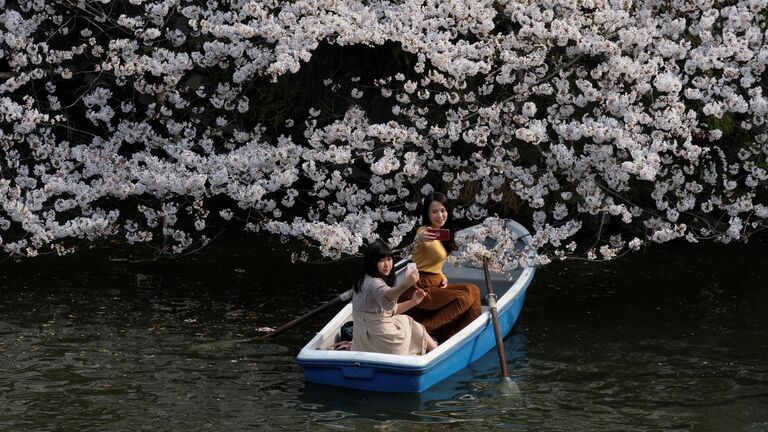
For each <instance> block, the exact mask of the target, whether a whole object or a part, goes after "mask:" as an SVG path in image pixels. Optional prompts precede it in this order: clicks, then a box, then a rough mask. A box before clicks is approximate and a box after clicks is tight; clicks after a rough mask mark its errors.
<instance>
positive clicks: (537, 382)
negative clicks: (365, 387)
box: [0, 240, 768, 432]
mask: <svg viewBox="0 0 768 432" xmlns="http://www.w3.org/2000/svg"><path fill="white" fill-rule="evenodd" d="M766 257H768V244H766V243H750V244H748V245H739V246H714V245H704V246H700V247H691V246H688V245H671V246H666V247H663V248H657V249H655V250H653V251H651V252H648V253H644V254H636V255H634V256H631V257H628V258H625V259H622V260H619V261H616V262H612V263H608V264H581V263H565V264H563V263H555V264H551V265H549V266H547V267H545V268H543V269H540V271H539V272H538V273H537V275H536V278H535V279H534V282H533V285H532V286H531V288H530V290H529V293H528V297H527V300H526V304H525V307H524V309H523V313H522V316H521V320H520V322H519V323H518V326H517V327H516V328H515V331H514V332H513V334H512V335H510V336H509V337H508V338H507V339H506V351H507V356H508V361H509V364H510V372H511V373H512V375H513V381H512V382H511V383H510V384H507V385H501V384H499V381H498V379H497V374H498V363H497V359H496V357H495V353H490V354H489V355H486V356H485V357H484V358H483V359H481V360H480V361H478V362H477V363H475V364H474V365H472V367H471V368H468V369H465V370H463V371H461V372H460V373H459V374H457V375H455V376H453V377H451V378H450V379H448V380H446V381H444V382H442V383H440V384H438V385H437V386H435V387H433V388H432V389H430V390H429V391H427V392H425V393H423V394H421V395H386V394H383V395H382V394H368V393H361V392H353V391H348V390H340V389H334V388H328V387H322V386H313V385H307V384H305V383H304V382H303V379H302V375H301V371H300V370H299V368H298V367H297V366H296V364H295V360H294V358H295V355H296V354H297V353H298V351H299V349H300V348H301V346H302V345H303V344H304V343H305V342H306V341H307V340H308V339H309V338H310V336H311V335H312V334H313V333H314V332H315V331H317V330H319V328H320V326H321V325H322V324H323V323H324V321H326V320H327V319H328V318H329V317H330V316H331V315H332V313H330V312H329V313H328V314H325V315H322V316H319V317H317V318H315V319H312V320H311V321H310V322H308V323H306V324H304V325H302V326H301V327H299V328H297V329H295V330H294V331H292V332H290V333H288V334H286V335H284V336H282V337H280V338H278V339H277V340H275V341H272V342H268V343H264V342H261V343H260V342H240V343H237V342H234V341H236V340H238V339H247V338H249V337H253V336H256V335H258V334H260V333H258V332H257V331H256V330H257V329H258V328H260V327H265V326H269V327H275V326H277V325H279V324H282V323H284V322H286V321H288V320H290V319H292V318H294V317H296V316H298V315H299V314H301V313H303V312H306V311H307V310H310V309H312V308H314V307H315V306H317V305H319V304H321V303H322V302H324V301H326V300H329V299H330V298H332V297H333V295H334V294H336V293H338V292H340V291H343V290H344V289H345V288H346V287H347V286H348V285H349V284H350V282H351V280H352V279H353V276H352V273H354V272H355V271H356V262H355V261H347V262H341V263H335V264H324V265H318V264H301V265H299V264H297V265H291V264H290V262H289V260H288V252H286V251H285V246H284V245H281V244H279V243H276V242H269V241H263V240H262V241H258V242H257V241H254V240H251V241H246V240H239V241H234V240H230V241H219V242H217V243H215V244H214V245H213V246H211V247H209V248H208V249H206V250H204V251H202V252H201V253H199V254H197V255H195V256H193V257H190V258H185V259H182V260H178V261H174V262H164V263H157V264H129V263H126V262H115V261H111V260H110V259H109V257H107V256H101V255H100V254H99V253H96V252H89V253H83V254H80V255H77V256H74V257H64V258H55V259H49V258H45V257H44V258H41V259H36V260H31V261H26V262H22V263H20V264H14V263H8V262H6V263H3V264H0V430H2V431H6V430H8V431H142V430H147V431H150V430H151V431H197V430H215V431H242V430H309V429H311V430H404V431H420V430H471V431H478V430H497V429H505V430H526V431H539V430H546V431H574V430H577V431H580V430H583V431H638V430H664V431H748V432H758V431H768V289H766V286H768V284H767V283H766V282H767V281H768V268H766V266H765V261H766Z"/></svg>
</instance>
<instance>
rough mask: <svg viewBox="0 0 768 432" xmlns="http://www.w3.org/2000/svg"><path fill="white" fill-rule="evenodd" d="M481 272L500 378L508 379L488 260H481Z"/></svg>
mask: <svg viewBox="0 0 768 432" xmlns="http://www.w3.org/2000/svg"><path fill="white" fill-rule="evenodd" d="M483 271H484V272H485V286H486V288H488V297H487V298H488V308H489V309H490V310H491V322H492V323H493V333H494V335H495V336H496V351H497V353H498V354H499V365H500V366H501V376H503V377H504V378H509V369H507V359H506V356H505V354H504V338H503V337H502V334H501V325H499V311H498V310H496V294H494V292H493V286H492V285H491V272H490V271H489V270H488V258H483Z"/></svg>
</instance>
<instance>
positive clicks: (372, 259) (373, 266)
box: [355, 240, 397, 292]
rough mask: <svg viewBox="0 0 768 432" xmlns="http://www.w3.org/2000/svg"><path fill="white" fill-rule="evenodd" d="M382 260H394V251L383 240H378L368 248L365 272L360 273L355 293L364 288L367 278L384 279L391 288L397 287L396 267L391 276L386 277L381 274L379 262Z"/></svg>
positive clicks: (393, 268)
mask: <svg viewBox="0 0 768 432" xmlns="http://www.w3.org/2000/svg"><path fill="white" fill-rule="evenodd" d="M382 258H392V249H390V248H389V246H387V244H386V243H384V242H383V241H381V240H376V241H374V242H373V243H371V244H370V245H369V246H368V249H367V250H366V251H365V256H364V257H363V270H362V271H361V272H360V277H359V278H358V279H357V283H355V292H360V288H361V287H362V286H363V281H364V280H365V276H370V277H374V278H381V279H384V282H386V283H387V285H389V286H395V282H396V281H397V276H395V267H394V265H393V266H392V271H390V272H389V275H387V276H384V275H382V274H381V273H379V266H378V264H379V260H380V259H382Z"/></svg>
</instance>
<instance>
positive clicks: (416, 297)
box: [411, 288, 427, 304]
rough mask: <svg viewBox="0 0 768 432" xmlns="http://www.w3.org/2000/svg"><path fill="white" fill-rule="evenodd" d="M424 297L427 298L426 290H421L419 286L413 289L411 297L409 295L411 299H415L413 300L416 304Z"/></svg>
mask: <svg viewBox="0 0 768 432" xmlns="http://www.w3.org/2000/svg"><path fill="white" fill-rule="evenodd" d="M425 298H427V292H426V291H424V290H423V289H421V288H416V289H415V290H414V291H413V297H411V300H413V301H415V302H416V304H419V303H421V302H422V301H424V299H425Z"/></svg>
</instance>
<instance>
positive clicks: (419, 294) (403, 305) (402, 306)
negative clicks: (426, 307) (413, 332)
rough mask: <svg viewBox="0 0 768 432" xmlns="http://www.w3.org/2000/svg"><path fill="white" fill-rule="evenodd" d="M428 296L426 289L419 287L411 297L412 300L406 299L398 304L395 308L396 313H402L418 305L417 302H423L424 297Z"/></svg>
mask: <svg viewBox="0 0 768 432" xmlns="http://www.w3.org/2000/svg"><path fill="white" fill-rule="evenodd" d="M426 296H427V293H426V291H424V290H422V289H417V290H415V291H414V292H413V297H411V299H410V300H406V301H404V302H400V303H398V304H397V309H396V310H395V313H396V314H402V313H405V312H406V311H407V310H409V309H410V308H412V307H414V306H416V305H417V304H419V303H421V302H422V301H423V300H424V298H425V297H426Z"/></svg>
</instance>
